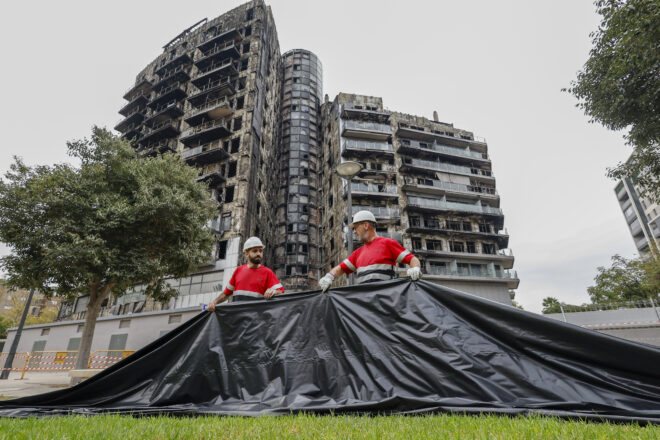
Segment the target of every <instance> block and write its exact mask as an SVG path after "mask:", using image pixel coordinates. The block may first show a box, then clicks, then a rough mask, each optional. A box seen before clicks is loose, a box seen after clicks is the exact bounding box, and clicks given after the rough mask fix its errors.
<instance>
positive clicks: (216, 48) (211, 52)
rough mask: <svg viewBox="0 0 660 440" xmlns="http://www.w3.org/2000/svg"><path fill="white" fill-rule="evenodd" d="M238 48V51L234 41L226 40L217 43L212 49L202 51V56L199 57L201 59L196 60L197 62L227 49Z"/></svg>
mask: <svg viewBox="0 0 660 440" xmlns="http://www.w3.org/2000/svg"><path fill="white" fill-rule="evenodd" d="M232 48H234V49H236V52H238V48H237V47H236V43H235V42H234V41H233V40H232V41H226V42H224V43H220V44H216V45H215V46H213V47H211V48H210V49H208V50H206V51H204V52H202V56H201V57H200V58H199V60H197V61H196V63H199V62H200V61H203V60H204V59H205V58H208V57H211V56H213V55H215V54H217V53H219V52H222V51H224V50H227V49H232Z"/></svg>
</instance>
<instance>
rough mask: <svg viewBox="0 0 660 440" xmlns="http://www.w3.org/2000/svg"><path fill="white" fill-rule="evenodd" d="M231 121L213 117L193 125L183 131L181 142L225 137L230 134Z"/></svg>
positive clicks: (200, 141) (206, 140)
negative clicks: (213, 118)
mask: <svg viewBox="0 0 660 440" xmlns="http://www.w3.org/2000/svg"><path fill="white" fill-rule="evenodd" d="M230 124H231V121H230V120H228V119H215V120H211V121H207V122H204V123H202V124H200V125H197V126H195V127H191V128H189V129H188V130H186V131H184V132H183V134H182V135H181V142H183V143H184V144H186V145H191V144H193V143H198V142H199V143H207V142H210V141H212V140H216V139H218V138H222V137H226V136H229V135H230V134H231V128H230Z"/></svg>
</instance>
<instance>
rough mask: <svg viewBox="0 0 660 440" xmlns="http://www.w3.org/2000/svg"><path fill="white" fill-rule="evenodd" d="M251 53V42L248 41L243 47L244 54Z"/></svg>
mask: <svg viewBox="0 0 660 440" xmlns="http://www.w3.org/2000/svg"><path fill="white" fill-rule="evenodd" d="M249 51H250V42H249V41H248V42H247V43H245V44H244V45H243V53H248V52H249Z"/></svg>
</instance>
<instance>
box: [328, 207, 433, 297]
mask: <svg viewBox="0 0 660 440" xmlns="http://www.w3.org/2000/svg"><path fill="white" fill-rule="evenodd" d="M350 227H351V229H353V232H355V235H357V237H358V240H360V242H362V243H364V245H363V246H362V247H360V248H358V249H356V250H355V251H354V252H353V253H352V254H351V255H350V256H349V257H348V258H347V259H345V260H344V261H342V262H341V263H340V264H339V265H338V266H335V267H334V268H333V269H332V270H331V271H330V272H328V273H327V274H326V275H325V276H324V277H323V278H321V279H320V280H319V286H320V287H321V289H322V290H323V291H324V292H325V291H326V290H328V288H329V287H330V285H331V284H332V282H333V281H334V279H335V278H337V277H338V276H341V274H344V273H345V274H350V273H353V272H357V282H358V283H366V282H369V281H382V280H390V279H392V278H394V277H395V276H396V273H395V272H394V268H395V267H396V265H397V264H399V263H405V264H409V265H410V268H409V269H408V276H409V277H410V278H411V279H412V280H413V281H414V280H418V279H420V278H421V277H422V271H421V268H420V266H421V264H420V262H419V260H418V259H417V257H415V256H414V255H413V254H411V253H410V251H408V250H406V249H405V248H404V247H403V246H401V245H400V244H399V242H398V241H396V240H392V239H391V238H385V237H379V236H378V234H377V233H376V217H374V215H373V214H372V213H371V212H369V211H359V212H357V213H355V216H354V218H353V223H351V224H350Z"/></svg>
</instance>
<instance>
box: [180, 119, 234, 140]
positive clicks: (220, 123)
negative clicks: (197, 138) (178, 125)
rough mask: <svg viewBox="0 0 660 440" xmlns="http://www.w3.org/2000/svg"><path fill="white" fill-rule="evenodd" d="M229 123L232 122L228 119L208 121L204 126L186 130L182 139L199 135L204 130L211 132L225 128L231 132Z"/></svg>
mask: <svg viewBox="0 0 660 440" xmlns="http://www.w3.org/2000/svg"><path fill="white" fill-rule="evenodd" d="M229 123H230V121H229V120H227V119H214V120H211V121H206V122H204V123H203V124H200V125H198V126H196V127H191V128H189V129H188V130H186V131H185V132H184V133H183V135H182V136H181V137H182V138H183V137H188V136H192V135H194V134H197V133H199V132H202V131H204V130H210V129H212V128H216V127H218V128H225V129H227V130H229Z"/></svg>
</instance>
